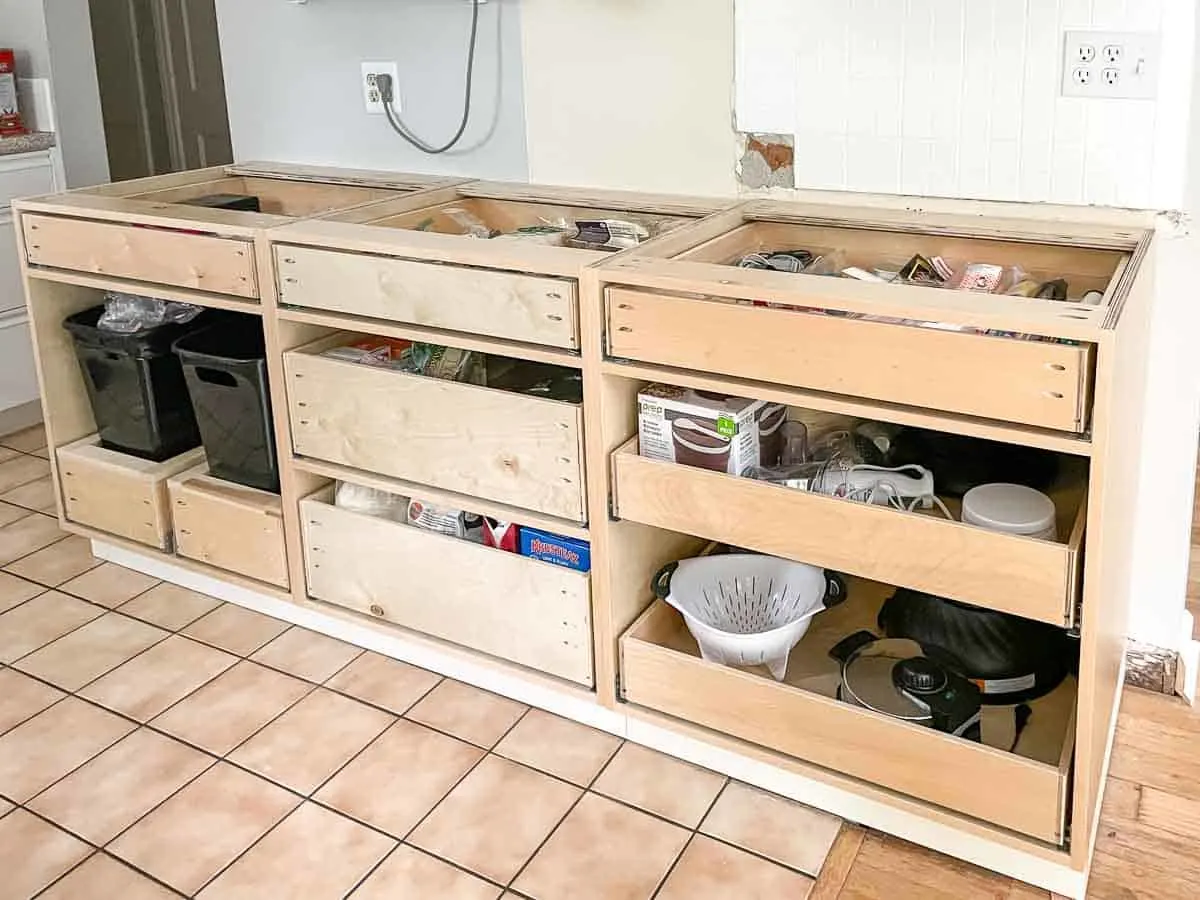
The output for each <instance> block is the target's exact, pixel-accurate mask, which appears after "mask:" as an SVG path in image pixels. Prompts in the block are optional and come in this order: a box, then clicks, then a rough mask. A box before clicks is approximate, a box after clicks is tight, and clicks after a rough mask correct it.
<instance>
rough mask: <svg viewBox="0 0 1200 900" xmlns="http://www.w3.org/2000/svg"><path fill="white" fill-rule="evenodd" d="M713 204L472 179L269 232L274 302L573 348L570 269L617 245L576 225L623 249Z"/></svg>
mask: <svg viewBox="0 0 1200 900" xmlns="http://www.w3.org/2000/svg"><path fill="white" fill-rule="evenodd" d="M714 208H715V204H714V202H713V201H704V200H689V199H688V198H684V197H673V198H667V197H662V196H657V197H656V196H649V195H639V194H633V193H626V192H620V191H599V192H587V193H584V192H581V191H577V190H570V189H567V188H553V187H538V186H533V185H518V184H489V183H487V182H474V183H471V184H463V185H458V186H456V187H452V188H446V189H444V190H442V191H439V192H436V193H431V194H426V195H423V196H422V197H420V198H411V199H399V200H394V201H385V202H382V203H376V204H372V205H370V206H365V207H361V208H358V209H354V210H350V211H346V212H342V213H335V214H331V215H328V216H323V217H322V218H321V219H320V220H319V221H312V222H306V223H302V224H299V225H294V226H288V227H286V228H283V229H280V230H278V231H275V232H273V233H272V235H271V236H272V239H273V240H274V241H275V242H276V244H275V263H276V267H277V270H278V281H279V295H280V300H281V302H283V303H285V304H288V305H291V306H298V307H309V308H314V309H322V310H330V311H333V312H340V313H348V314H351V315H355V316H366V317H370V318H375V319H381V320H387V321H392V322H401V323H406V324H413V325H419V326H426V327H432V328H439V329H446V330H451V331H460V332H464V333H472V334H480V335H486V336H488V337H494V338H501V339H505V340H511V341H516V342H522V343H529V344H539V345H543V346H549V347H557V348H562V349H565V350H578V349H579V346H580V338H579V287H578V285H579V274H580V272H581V271H582V270H583V269H585V268H587V267H588V266H590V265H592V264H593V263H595V262H596V261H597V260H599V259H603V258H604V257H605V255H607V254H611V253H613V252H615V250H616V249H619V246H617V245H615V244H611V243H610V244H604V245H601V243H597V242H590V243H589V242H588V241H583V240H578V239H577V234H576V228H577V227H578V223H580V222H589V221H590V222H596V221H612V220H619V221H620V222H622V223H628V225H629V227H631V228H633V229H634V230H635V231H637V236H636V237H635V236H633V235H632V234H631V235H629V236H628V238H629V239H628V241H626V243H628V244H630V245H632V243H633V242H635V241H636V240H638V239H639V238H640V239H642V240H651V239H653V238H656V237H659V236H663V235H667V234H668V233H671V232H673V231H675V230H676V229H678V228H680V227H681V226H684V225H686V224H688V223H689V222H691V221H693V220H695V219H696V218H698V217H700V216H703V215H705V214H707V213H709V212H711V211H712V210H713V209H714ZM614 227H617V226H614Z"/></svg>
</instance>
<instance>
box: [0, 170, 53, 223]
mask: <svg viewBox="0 0 1200 900" xmlns="http://www.w3.org/2000/svg"><path fill="white" fill-rule="evenodd" d="M53 190H54V170H53V169H52V168H51V166H50V160H49V158H42V159H40V160H38V161H36V162H28V163H25V164H23V165H22V164H20V163H8V164H4V162H3V161H2V160H0V218H3V217H5V216H7V215H9V212H10V211H9V204H10V203H12V202H13V201H14V200H17V199H20V198H21V197H36V196H38V195H40V194H49V193H50V192H51V191H53Z"/></svg>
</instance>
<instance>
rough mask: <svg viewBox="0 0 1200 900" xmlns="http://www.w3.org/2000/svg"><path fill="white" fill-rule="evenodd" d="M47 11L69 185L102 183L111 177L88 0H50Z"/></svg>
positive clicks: (57, 115)
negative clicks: (109, 174)
mask: <svg viewBox="0 0 1200 900" xmlns="http://www.w3.org/2000/svg"><path fill="white" fill-rule="evenodd" d="M29 2H31V3H33V0H29ZM45 13H46V35H47V42H48V46H49V55H50V85H51V89H52V90H53V91H54V109H55V112H54V116H55V118H56V119H57V121H58V143H59V147H61V148H62V157H63V169H64V170H65V171H66V174H67V185H68V186H69V187H73V188H74V187H83V186H86V185H93V184H103V183H105V182H107V181H108V180H109V176H108V146H107V145H106V143H105V141H104V117H103V115H102V114H101V111H100V85H99V83H98V82H97V80H96V54H95V51H94V50H93V48H92V18H91V13H90V11H89V9H88V0H45Z"/></svg>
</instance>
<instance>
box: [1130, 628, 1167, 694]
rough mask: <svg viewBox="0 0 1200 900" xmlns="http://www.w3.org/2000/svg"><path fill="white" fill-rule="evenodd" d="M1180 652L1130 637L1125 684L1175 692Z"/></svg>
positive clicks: (1144, 688) (1156, 691) (1157, 692)
mask: <svg viewBox="0 0 1200 900" xmlns="http://www.w3.org/2000/svg"><path fill="white" fill-rule="evenodd" d="M1178 675H1179V653H1178V652H1177V651H1175V650H1167V649H1166V648H1164V647H1155V646H1154V645H1153V644H1145V643H1142V642H1141V641H1135V640H1133V639H1132V638H1130V639H1129V641H1128V643H1127V644H1126V647H1125V684H1126V686H1127V687H1136V688H1141V689H1142V690H1146V691H1153V692H1154V693H1156V694H1169V695H1174V694H1175V685H1176V680H1177V678H1178Z"/></svg>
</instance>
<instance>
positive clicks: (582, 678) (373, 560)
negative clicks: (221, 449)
mask: <svg viewBox="0 0 1200 900" xmlns="http://www.w3.org/2000/svg"><path fill="white" fill-rule="evenodd" d="M330 497H331V490H330V489H329V488H325V489H323V490H322V491H320V492H318V493H317V494H315V495H313V496H311V497H309V498H306V499H305V500H302V501H301V503H300V515H301V521H302V526H303V536H304V563H305V572H306V574H307V579H308V593H309V595H310V596H312V597H313V598H314V599H316V600H322V601H324V602H326V603H333V604H336V605H338V606H343V607H346V608H348V609H352V610H355V611H357V612H361V613H367V614H369V615H372V616H375V617H377V618H380V619H383V620H385V621H387V622H391V623H393V624H396V625H402V626H404V627H405V628H411V629H413V630H415V631H420V632H423V633H425V634H430V635H433V636H435V637H438V638H441V639H443V640H447V641H452V642H454V643H456V644H462V645H464V646H466V647H471V648H473V649H475V650H480V651H483V652H484V653H490V654H492V655H494V656H498V657H501V658H502V659H506V660H509V661H511V662H515V663H519V664H521V665H524V666H529V667H530V668H533V669H538V670H540V671H542V672H547V673H549V674H551V675H556V676H558V677H560V678H565V679H567V680H569V681H573V682H576V683H578V684H582V685H586V686H588V687H591V686H592V685H593V675H592V631H591V628H592V626H591V607H590V590H589V577H588V575H586V574H584V573H580V572H576V571H572V570H569V569H566V568H562V567H559V566H554V565H551V564H549V563H544V562H541V561H539V560H533V559H527V558H526V557H523V556H518V555H517V554H515V553H507V552H505V551H502V550H495V549H492V548H490V547H483V546H480V545H478V544H474V543H471V542H470V541H463V540H458V539H457V538H452V537H447V536H445V535H441V534H435V533H432V532H429V531H424V530H422V529H419V528H416V527H413V526H410V525H407V524H404V523H400V522H394V521H391V520H387V519H377V518H372V517H370V516H366V515H361V514H359V513H355V512H351V511H348V510H344V509H339V508H337V507H335V506H333V505H331V503H330Z"/></svg>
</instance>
